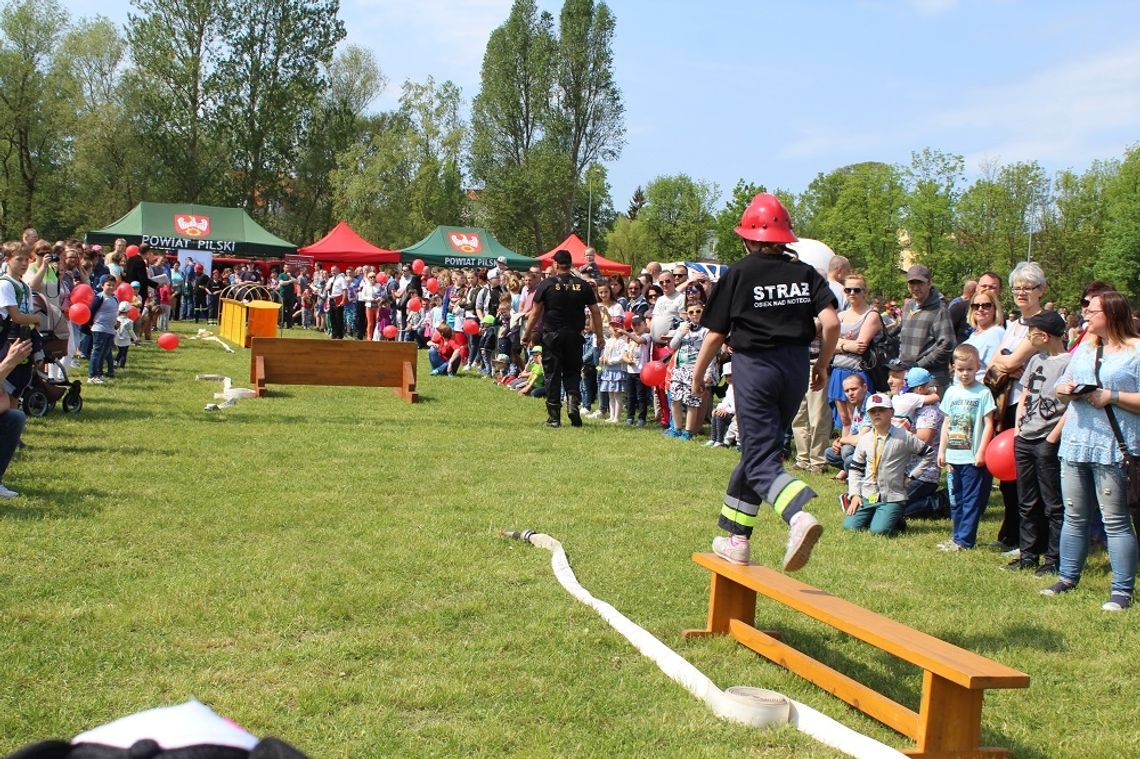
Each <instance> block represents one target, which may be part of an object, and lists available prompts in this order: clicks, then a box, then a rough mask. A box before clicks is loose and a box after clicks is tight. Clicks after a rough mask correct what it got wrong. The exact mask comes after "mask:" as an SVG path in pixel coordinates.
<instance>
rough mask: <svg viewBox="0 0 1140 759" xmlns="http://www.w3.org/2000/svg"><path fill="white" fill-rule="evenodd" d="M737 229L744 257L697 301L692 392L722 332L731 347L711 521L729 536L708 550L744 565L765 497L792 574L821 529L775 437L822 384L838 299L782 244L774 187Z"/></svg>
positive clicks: (785, 220)
mask: <svg viewBox="0 0 1140 759" xmlns="http://www.w3.org/2000/svg"><path fill="white" fill-rule="evenodd" d="M736 234H738V235H740V237H741V238H742V241H743V244H744V249H745V251H746V252H747V255H746V256H745V257H744V258H743V259H741V260H740V261H737V262H736V263H735V264H733V265H732V266H730V267H729V268H728V271H727V272H726V273H725V275H724V276H723V277H721V279H720V282H718V283H717V286H716V288H715V289H714V290H713V292H712V295H711V296H710V298H709V302H708V305H706V306H705V311H704V314H703V316H702V318H701V326H704V327H707V328H708V329H709V334H708V336H707V337H706V338H705V341H704V343H703V344H702V345H701V350H700V354H699V355H698V356H697V362H696V364H695V366H694V368H693V392H694V393H699V392H703V391H704V389H705V388H704V376H705V370H706V369H707V368H708V366H709V363H710V362H711V361H712V360H713V359H714V358H715V357H716V355H717V353H718V352H719V351H720V348H721V346H722V345H723V344H724V343H725V341H726V340H727V341H728V344H729V345H730V346H731V347H732V351H733V353H732V370H733V372H732V378H733V379H732V381H733V385H734V389H733V393H734V394H735V396H736V418H737V421H738V427H739V429H740V448H741V451H740V452H741V456H740V463H739V464H737V466H736V469H735V470H733V472H732V476H731V477H730V478H729V481H728V488H727V489H726V492H725V496H724V505H723V506H722V507H721V511H720V518H719V520H718V524H719V526H720V527H721V529H723V530H725V531H727V532H728V536H727V537H724V536H718V537H716V538H714V539H713V551H714V552H715V553H716V554H717V555H718V556H720V557H721V558H723V559H726V560H727V561H730V562H733V563H736V564H747V563H749V560H750V558H751V546H750V538H751V536H752V530H753V528H754V527H755V526H756V524H757V521H758V514H759V510H760V502H761V501H762V500H765V501H767V502H768V503H769V504H771V506H772V508H773V509H774V510H775V511H776V513H777V514H779V515H780V516H781V517H783V519H784V521H785V522H787V524H788V526H789V533H788V544H787V548H786V551H785V553H784V569H785V570H786V571H789V572H794V571H795V570H797V569H799V568H801V567H802V566H803V565H804V564H806V563H807V561H808V558H809V557H810V556H811V551H812V548H813V547H814V546H815V543H816V541H818V540H819V537H820V535H821V534H822V533H823V527H822V526H821V525H820V523H819V521H818V520H817V519H816V518H815V517H814V516H812V515H811V514H809V513H808V512H807V511H806V510H805V507H806V506H807V504H808V502H809V501H810V500H811V499H812V498H814V497H815V492H814V491H813V490H812V489H811V488H810V487H808V485H807V483H805V482H803V481H802V480H799V479H796V478H795V477H792V476H791V475H790V474H788V473H787V472H786V471H785V470H784V466H783V447H784V438H785V435H786V434H787V431H788V429H789V428H790V427H791V423H792V418H793V417H794V416H795V414H796V410H797V409H798V408H799V406H800V402H801V401H803V398H804V395H805V394H806V393H807V389H808V386H809V384H810V385H811V387H812V388H816V389H818V388H820V387H822V386H823V385H824V383H825V380H826V377H825V375H826V372H827V366H828V365H829V364H830V363H831V355H832V353H833V352H834V350H835V342H836V339H837V338H838V336H839V318H838V316H836V305H837V304H836V302H835V296H834V295H833V294H832V292H831V289H830V288H829V287H828V285H827V280H825V279H824V278H823V277H822V276H820V274H819V272H817V271H816V270H815V269H814V268H813V267H812V266H810V265H808V264H806V263H803V262H801V261H800V260H799V259H797V258H796V257H795V256H794V255H793V254H791V253H790V252H789V251H788V250H787V248H786V247H785V245H786V243H791V242H796V240H797V238H796V236H795V234H794V233H793V232H792V220H791V218H790V217H789V216H788V212H787V210H785V209H784V206H783V204H782V203H780V200H779V199H778V198H777V197H776V196H775V195H771V194H769V193H760V194H759V195H757V196H756V197H754V198H753V199H752V202H751V203H749V204H748V208H747V209H745V211H744V215H743V216H742V217H741V218H740V225H739V226H737V227H736ZM817 334H818V335H819V336H820V342H821V347H820V353H819V358H818V359H817V360H816V361H815V363H814V365H813V364H812V363H811V360H810V355H809V346H810V345H811V343H812V341H813V340H814V339H815V338H816V336H817Z"/></svg>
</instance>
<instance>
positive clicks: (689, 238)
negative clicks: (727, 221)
mask: <svg viewBox="0 0 1140 759" xmlns="http://www.w3.org/2000/svg"><path fill="white" fill-rule="evenodd" d="M719 194H720V190H719V189H718V188H717V186H716V184H715V183H713V182H706V181H694V180H693V179H692V178H690V177H689V176H688V175H687V174H677V175H674V176H661V177H657V178H656V179H654V180H652V181H651V182H650V183H649V184H648V185H646V187H645V200H646V202H645V207H644V208H643V209H641V213H640V214H639V215H638V221H639V222H644V224H645V226H646V229H647V230H648V232H649V236H650V240H651V241H652V243H653V245H654V246H655V249H656V252H657V257H659V258H660V259H662V260H676V259H693V258H696V257H697V256H698V254H699V252H700V250H701V249H702V248H703V247H704V246H705V245H706V244H707V243H708V241H709V236H710V235H711V234H712V233H713V231H714V227H715V219H714V217H713V203H715V202H716V198H717V196H718V195H719Z"/></svg>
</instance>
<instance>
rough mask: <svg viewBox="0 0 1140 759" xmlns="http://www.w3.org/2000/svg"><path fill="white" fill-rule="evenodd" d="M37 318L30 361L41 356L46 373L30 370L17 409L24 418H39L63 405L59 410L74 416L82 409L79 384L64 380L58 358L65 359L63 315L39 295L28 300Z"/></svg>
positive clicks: (78, 382)
mask: <svg viewBox="0 0 1140 759" xmlns="http://www.w3.org/2000/svg"><path fill="white" fill-rule="evenodd" d="M32 298H33V300H35V302H36V306H37V310H38V312H39V316H40V330H39V335H38V340H37V339H36V338H35V337H33V342H32V357H33V360H35V359H37V358H38V357H39V356H41V355H42V358H43V363H44V368H45V369H47V368H48V367H49V365H50V367H51V370H50V371H49V372H41V371H40V370H39V369H35V368H33V369H32V370H31V380H30V381H29V382H28V384H27V387H25V388H24V391H23V392H22V393H21V394H20V405H21V406H22V407H23V410H24V413H25V414H27V415H28V416H43V415H44V414H46V413H47V412H49V411H51V410H52V409H53V408H55V404H56V403H58V402H59V401H60V400H62V401H63V410H64V411H65V412H67V413H69V414H78V413H79V412H80V411H81V410H82V409H83V397H82V395H81V393H82V390H83V383H82V382H80V381H79V380H74V381H73V380H71V379H69V378H68V376H67V366H66V365H65V363H64V362H63V361H62V360H61V357H66V356H67V340H68V325H67V318H66V317H65V316H64V315H63V312H62V311H60V309H59V308H58V307H57V306H55V305H54V304H51V303H48V302H47V299H46V298H44V296H43V295H42V294H40V293H35V294H34V295H33V296H32Z"/></svg>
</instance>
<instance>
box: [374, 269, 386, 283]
mask: <svg viewBox="0 0 1140 759" xmlns="http://www.w3.org/2000/svg"><path fill="white" fill-rule="evenodd" d="M376 279H378V280H380V284H382V285H386V284H388V274H387V273H386V272H380V273H379V274H378V275H377V276H376Z"/></svg>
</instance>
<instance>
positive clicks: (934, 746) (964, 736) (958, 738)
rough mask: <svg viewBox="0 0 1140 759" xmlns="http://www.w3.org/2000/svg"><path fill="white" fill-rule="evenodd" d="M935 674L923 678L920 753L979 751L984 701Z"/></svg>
mask: <svg viewBox="0 0 1140 759" xmlns="http://www.w3.org/2000/svg"><path fill="white" fill-rule="evenodd" d="M983 696H985V693H984V692H983V691H980V690H970V689H968V688H963V687H961V686H960V685H958V684H956V683H953V682H951V681H949V680H947V679H945V678H943V677H939V676H938V675H936V674H934V673H933V672H924V673H923V675H922V704H921V705H920V707H919V732H918V735H917V736H916V737H915V742H916V743H918V750H919V751H923V752H933V753H936V754H938V753H956V752H962V751H976V750H977V748H978V743H979V742H980V741H981V738H982V698H983Z"/></svg>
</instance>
